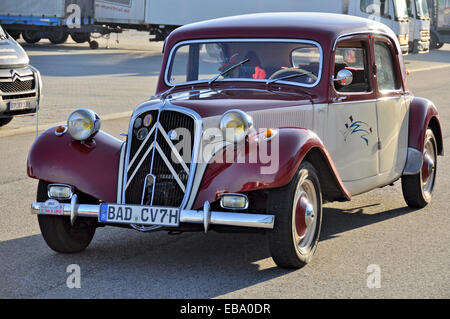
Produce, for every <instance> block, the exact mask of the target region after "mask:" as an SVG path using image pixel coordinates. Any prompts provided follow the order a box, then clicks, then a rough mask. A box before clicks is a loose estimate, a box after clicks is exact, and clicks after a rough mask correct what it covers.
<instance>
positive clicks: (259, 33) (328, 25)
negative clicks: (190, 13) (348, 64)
mask: <svg viewBox="0 0 450 319" xmlns="http://www.w3.org/2000/svg"><path fill="white" fill-rule="evenodd" d="M362 32H375V33H384V34H387V35H389V36H390V37H393V38H394V39H395V38H396V36H395V34H394V33H393V31H392V30H391V29H390V28H389V27H387V26H386V25H384V24H382V23H379V22H376V21H374V20H370V19H365V18H361V17H356V16H351V15H345V14H334V13H319V12H273V13H255V14H245V15H238V16H231V17H225V18H217V19H213V20H206V21H201V22H196V23H191V24H187V25H185V26H182V27H180V28H177V29H175V30H174V31H173V32H172V33H171V34H170V36H169V38H168V39H167V46H168V47H171V46H172V45H174V44H175V43H177V42H180V41H185V40H190V39H207V38H294V39H295V38H297V39H298V38H300V39H308V40H315V41H318V42H322V43H330V42H331V43H333V42H334V41H335V40H336V39H337V38H338V37H340V36H343V35H345V34H352V33H362Z"/></svg>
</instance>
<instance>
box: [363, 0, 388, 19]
mask: <svg viewBox="0 0 450 319" xmlns="http://www.w3.org/2000/svg"><path fill="white" fill-rule="evenodd" d="M360 9H361V12H364V13H366V14H372V15H374V16H377V17H380V16H381V17H388V16H389V0H361V2H360Z"/></svg>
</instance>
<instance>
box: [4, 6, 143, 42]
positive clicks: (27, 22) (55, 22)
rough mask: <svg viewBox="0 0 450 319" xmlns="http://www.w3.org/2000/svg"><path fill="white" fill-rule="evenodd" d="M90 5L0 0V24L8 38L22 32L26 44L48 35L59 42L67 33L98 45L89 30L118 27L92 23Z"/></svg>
mask: <svg viewBox="0 0 450 319" xmlns="http://www.w3.org/2000/svg"><path fill="white" fill-rule="evenodd" d="M141 2H142V0H141ZM94 7H95V3H94V0H20V1H19V0H1V3H0V24H1V25H2V26H3V28H4V29H5V30H6V31H7V32H8V34H9V35H10V36H11V37H13V38H15V39H17V38H19V37H20V35H22V37H23V39H24V40H25V41H26V42H27V43H36V42H39V41H40V40H41V39H42V38H48V39H49V40H50V42H52V43H54V44H60V43H64V42H65V41H66V39H67V38H68V36H69V35H70V36H71V37H72V38H73V40H74V41H76V42H80V43H81V42H86V41H88V42H89V43H90V45H91V47H92V48H96V47H97V46H98V44H97V43H96V41H91V40H90V34H91V33H94V32H95V33H100V34H107V33H111V32H120V31H121V30H120V29H113V28H111V27H109V26H106V25H98V24H96V23H95V13H94Z"/></svg>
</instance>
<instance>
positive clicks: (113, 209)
mask: <svg viewBox="0 0 450 319" xmlns="http://www.w3.org/2000/svg"><path fill="white" fill-rule="evenodd" d="M98 221H99V222H102V223H121V224H141V225H161V226H178V225H179V223H180V210H179V209H178V208H175V207H162V206H138V205H118V204H105V203H102V204H101V205H100V213H99V216H98Z"/></svg>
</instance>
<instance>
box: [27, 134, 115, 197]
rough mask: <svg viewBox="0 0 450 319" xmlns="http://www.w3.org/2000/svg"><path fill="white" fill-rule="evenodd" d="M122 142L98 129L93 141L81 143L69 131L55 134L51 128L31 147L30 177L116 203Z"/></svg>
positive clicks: (28, 166)
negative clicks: (67, 186) (72, 187)
mask: <svg viewBox="0 0 450 319" xmlns="http://www.w3.org/2000/svg"><path fill="white" fill-rule="evenodd" d="M122 144H123V142H122V141H120V140H118V139H116V138H114V137H113V136H111V135H109V134H107V133H105V132H102V131H99V132H98V133H97V134H96V135H95V137H94V138H93V141H92V142H86V143H84V144H83V143H81V142H79V141H76V140H74V139H73V138H72V137H71V136H70V134H69V133H65V134H63V135H61V136H56V135H55V128H54V127H53V128H50V129H48V130H46V131H44V132H43V133H42V134H41V135H39V136H38V137H37V138H36V140H35V141H34V143H33V145H32V146H31V149H30V152H29V154H28V160H27V173H28V176H29V177H32V178H36V179H39V180H44V181H46V182H50V183H61V184H68V185H72V186H74V187H75V188H76V189H77V190H79V191H81V192H83V193H86V194H89V195H91V196H93V197H95V198H97V199H99V200H103V201H106V202H110V203H115V202H116V197H117V176H118V175H117V174H118V169H119V158H120V151H121V147H122Z"/></svg>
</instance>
